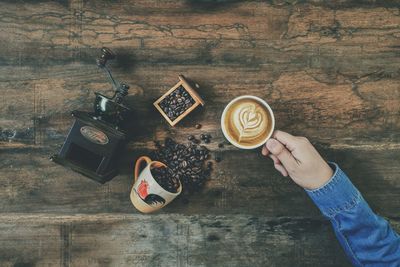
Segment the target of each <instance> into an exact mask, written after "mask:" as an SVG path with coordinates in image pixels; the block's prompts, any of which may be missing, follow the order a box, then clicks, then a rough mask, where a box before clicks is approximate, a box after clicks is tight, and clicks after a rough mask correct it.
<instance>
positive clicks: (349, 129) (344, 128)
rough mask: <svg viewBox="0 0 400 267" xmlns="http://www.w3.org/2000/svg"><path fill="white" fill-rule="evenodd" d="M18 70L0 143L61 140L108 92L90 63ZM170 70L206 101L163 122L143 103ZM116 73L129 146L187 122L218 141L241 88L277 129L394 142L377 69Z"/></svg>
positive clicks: (399, 105)
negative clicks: (125, 91) (129, 127)
mask: <svg viewBox="0 0 400 267" xmlns="http://www.w3.org/2000/svg"><path fill="white" fill-rule="evenodd" d="M15 71H16V70H15V69H12V68H11V69H10V68H7V71H6V72H5V73H4V75H5V77H8V78H7V79H10V80H12V79H13V78H14V77H12V76H15V77H16V76H17V74H13V73H15ZM243 71H246V75H245V76H244V75H243ZM18 73H19V74H24V75H25V77H26V79H28V80H25V81H19V82H11V81H10V80H8V81H5V82H0V86H1V87H2V88H3V89H2V91H3V92H4V94H3V98H4V101H3V102H4V105H2V106H1V107H0V111H1V112H2V114H4V115H3V116H2V117H1V119H0V122H1V125H2V129H1V133H2V134H1V139H2V140H3V141H12V142H22V143H27V144H36V145H39V146H43V145H49V144H57V143H58V144H59V143H62V141H63V139H64V137H65V135H66V133H67V132H68V128H69V127H70V124H71V123H72V119H71V118H70V116H69V112H70V111H71V110H73V109H81V110H90V109H91V105H92V101H93V99H94V98H93V92H94V91H100V92H104V93H106V92H108V93H110V91H107V90H109V85H108V84H107V83H105V81H104V77H102V75H101V73H99V72H97V70H96V67H95V66H94V65H93V66H87V65H86V66H84V65H81V66H79V65H69V66H63V67H61V66H53V67H51V68H50V67H49V68H47V69H46V71H45V72H44V74H40V75H41V76H43V78H39V79H36V78H33V77H35V73H34V72H33V71H32V70H27V71H26V72H23V71H20V72H18ZM177 73H185V74H187V75H188V76H189V77H190V78H192V79H193V80H195V81H198V82H199V83H200V85H201V89H200V90H199V93H200V94H201V95H202V97H203V98H204V99H205V101H206V106H205V108H204V109H202V110H201V111H200V112H197V114H196V115H191V117H190V119H189V120H184V121H182V123H181V124H179V125H178V126H177V127H175V128H171V127H168V124H167V123H166V122H165V121H164V119H163V118H162V117H161V116H160V114H158V113H157V111H156V110H155V109H154V107H153V106H152V104H151V103H152V102H153V101H154V100H155V99H156V98H157V97H159V96H160V95H161V94H162V93H163V92H164V91H165V90H166V89H167V88H168V87H169V86H171V85H173V84H174V83H175V82H176V81H177ZM10 76H11V77H10ZM50 76H51V77H50ZM57 76H59V77H57ZM29 77H32V78H29ZM244 77H245V79H244ZM121 79H122V80H124V81H126V82H127V83H128V84H130V85H131V86H132V89H131V96H130V97H129V98H128V102H129V104H130V105H131V106H132V107H133V108H134V110H135V112H136V115H137V118H133V121H134V122H133V123H134V124H135V125H136V127H135V132H134V135H133V136H132V139H133V140H134V142H136V143H135V146H143V143H148V142H150V141H152V140H153V139H154V137H155V136H162V135H167V134H178V135H181V136H184V135H187V134H190V133H191V132H193V131H194V130H193V123H191V121H196V122H200V123H202V124H204V125H205V127H204V128H203V130H205V131H208V132H210V133H211V134H212V135H213V136H215V137H216V139H215V140H216V141H221V140H223V137H222V135H221V131H220V129H219V117H220V114H221V113H222V109H223V107H224V105H225V104H226V103H228V101H229V100H230V99H232V98H233V97H234V96H238V95H242V94H254V95H258V96H260V97H263V98H264V99H266V100H267V101H268V102H269V103H270V104H271V106H272V108H273V109H274V111H275V115H276V121H277V127H278V128H281V129H284V130H286V131H290V132H292V133H294V134H297V135H306V136H308V137H310V138H311V139H314V140H316V141H319V142H324V143H330V144H337V143H345V144H346V143H347V144H355V143H359V144H363V143H368V142H383V143H384V142H387V141H389V142H397V143H398V142H399V140H400V139H399V138H400V135H399V132H400V120H399V118H400V116H399V112H400V97H399V87H398V79H397V78H385V77H382V76H381V75H380V74H379V73H376V74H371V76H369V77H364V78H360V79H359V80H357V81H354V82H352V81H350V80H349V81H336V79H340V78H333V79H334V80H333V81H332V80H331V78H329V77H328V76H327V75H326V74H324V73H320V72H317V71H310V72H308V71H299V72H288V73H285V72H283V73H281V74H279V75H277V76H276V75H275V74H274V73H273V72H271V70H268V69H265V70H256V69H252V68H245V69H244V68H241V69H240V70H236V68H234V67H230V68H228V67H218V68H216V67H213V68H206V67H203V66H197V67H196V68H195V69H193V68H192V69H191V70H188V69H187V68H184V67H171V66H160V67H158V68H157V69H156V70H155V69H154V68H153V67H143V68H139V69H136V71H135V72H133V73H131V74H130V75H129V78H128V77H127V78H126V79H124V78H121ZM331 82H333V84H331ZM21 88H24V90H22V89H21ZM376 88H380V90H376ZM142 118H145V119H144V120H143V119H142Z"/></svg>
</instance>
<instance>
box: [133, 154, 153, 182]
mask: <svg viewBox="0 0 400 267" xmlns="http://www.w3.org/2000/svg"><path fill="white" fill-rule="evenodd" d="M142 161H146V163H147V164H150V162H151V159H150V158H149V157H147V156H142V157H140V158H138V159H137V160H136V163H135V172H134V177H135V181H134V182H136V181H137V179H138V177H139V170H140V165H141V163H142Z"/></svg>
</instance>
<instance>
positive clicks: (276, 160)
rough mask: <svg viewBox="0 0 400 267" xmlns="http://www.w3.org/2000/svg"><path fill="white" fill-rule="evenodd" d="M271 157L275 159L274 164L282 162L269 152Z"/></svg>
mask: <svg viewBox="0 0 400 267" xmlns="http://www.w3.org/2000/svg"><path fill="white" fill-rule="evenodd" d="M269 157H270V158H271V159H272V160H273V161H274V164H281V165H282V163H281V161H280V160H279V159H278V158H277V157H276V156H275V155H274V154H269Z"/></svg>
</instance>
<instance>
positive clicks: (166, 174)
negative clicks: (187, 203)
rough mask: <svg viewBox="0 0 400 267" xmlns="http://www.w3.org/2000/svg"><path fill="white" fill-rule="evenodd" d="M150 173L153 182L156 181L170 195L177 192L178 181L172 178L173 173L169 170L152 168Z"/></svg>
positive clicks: (163, 167)
mask: <svg viewBox="0 0 400 267" xmlns="http://www.w3.org/2000/svg"><path fill="white" fill-rule="evenodd" d="M150 171H151V175H153V177H154V180H156V181H157V183H158V184H159V185H160V186H161V187H162V188H164V189H165V190H167V191H168V192H171V193H176V192H178V188H179V185H180V184H179V180H178V178H177V177H175V176H174V173H173V171H172V170H171V169H170V168H167V167H165V166H161V167H159V168H152V169H151V170H150Z"/></svg>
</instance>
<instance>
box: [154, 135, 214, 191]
mask: <svg viewBox="0 0 400 267" xmlns="http://www.w3.org/2000/svg"><path fill="white" fill-rule="evenodd" d="M191 139H192V138H191ZM156 147H157V150H156V151H153V153H152V158H154V159H155V160H158V161H161V162H163V163H165V164H166V165H167V166H168V167H170V168H171V170H172V172H173V177H175V178H177V179H179V180H180V181H181V183H182V187H183V191H184V193H188V192H194V191H198V190H200V189H201V188H202V187H203V185H204V183H205V181H206V180H207V179H208V178H209V176H210V173H211V169H212V166H211V165H210V164H208V165H207V164H206V161H207V159H208V158H209V154H210V151H209V150H208V149H207V148H206V147H205V146H203V145H198V144H197V143H195V142H190V143H189V144H180V143H177V142H175V141H174V140H172V139H171V138H166V139H165V142H164V144H161V143H160V142H156Z"/></svg>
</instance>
